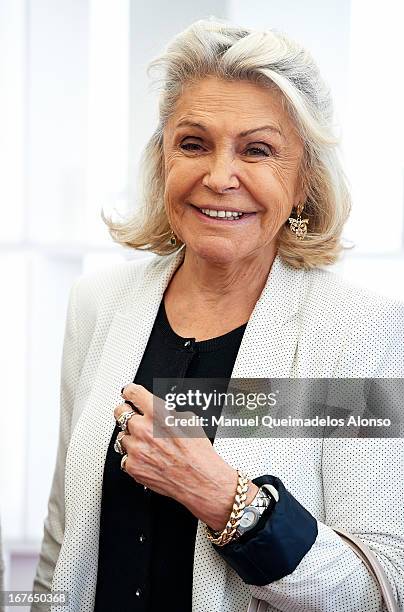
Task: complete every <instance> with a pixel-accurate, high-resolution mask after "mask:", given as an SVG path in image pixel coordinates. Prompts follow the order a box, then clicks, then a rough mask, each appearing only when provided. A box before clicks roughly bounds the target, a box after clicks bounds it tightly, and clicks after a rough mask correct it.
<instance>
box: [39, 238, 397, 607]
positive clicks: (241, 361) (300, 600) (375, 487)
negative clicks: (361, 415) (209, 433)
mask: <svg viewBox="0 0 404 612" xmlns="http://www.w3.org/2000/svg"><path fill="white" fill-rule="evenodd" d="M183 255H184V248H182V249H181V250H180V251H178V252H176V253H174V254H173V255H169V256H164V257H163V256H157V255H156V256H155V257H153V258H151V259H150V260H142V261H138V260H133V261H127V262H122V263H119V264H114V265H113V266H109V267H108V268H106V269H103V270H102V271H97V272H95V273H91V274H86V275H83V276H81V277H80V278H79V279H78V280H77V281H76V282H75V283H74V285H73V287H72V289H71V294H70V299H69V306H68V314H67V321H66V329H65V341H64V349H63V360H62V371H61V415H60V438H59V446H58V455H57V463H56V468H55V474H54V479H53V483H52V489H51V494H50V499H49V507H48V516H47V518H46V521H45V529H44V539H43V543H42V549H41V555H40V560H39V564H38V567H37V573H36V577H35V583H34V588H35V590H38V591H44V590H45V591H49V589H50V588H52V589H53V590H66V591H68V592H69V596H70V603H69V605H68V607H66V608H61V607H58V606H57V605H55V606H52V611H53V612H54V611H58V612H59V611H60V612H64V611H66V610H68V611H69V612H93V606H94V597H95V588H96V580H97V562H98V539H99V520H100V508H101V490H102V479H103V469H104V463H105V457H106V452H107V447H108V444H109V441H110V438H111V435H112V432H113V430H114V426H115V421H114V417H113V410H114V407H115V406H116V405H117V404H119V403H121V402H122V398H121V395H120V391H121V388H122V387H123V386H124V385H125V384H128V383H129V382H131V381H132V380H133V378H134V376H135V374H136V371H137V368H138V366H139V363H140V361H141V358H142V356H143V352H144V350H145V348H146V344H147V341H148V339H149V335H150V332H151V329H152V327H153V323H154V320H155V317H156V314H157V311H158V307H159V304H160V302H161V299H162V297H163V293H164V291H165V289H166V287H167V286H168V283H169V281H170V279H171V277H172V275H173V273H174V272H175V270H176V269H177V267H178V266H179V264H180V263H181V261H182V259H183ZM403 375H404V305H403V304H401V303H400V302H397V301H394V300H391V299H388V298H384V297H381V296H378V295H377V294H375V293H372V292H370V291H367V290H364V289H358V288H356V287H353V286H351V285H350V284H348V283H347V282H346V281H344V280H343V279H341V278H340V277H339V276H338V275H337V274H335V273H333V272H330V271H327V270H323V269H315V270H310V271H304V270H295V269H293V268H291V267H289V266H287V265H286V264H285V263H284V262H283V261H282V260H281V258H280V257H279V255H278V256H277V257H276V258H275V260H274V262H273V265H272V268H271V271H270V274H269V275H268V279H267V282H266V285H265V287H264V289H263V291H262V293H261V296H260V298H259V299H258V301H257V303H256V305H255V308H254V311H253V312H252V315H251V317H250V320H249V322H248V325H247V327H246V330H245V333H244V336H243V340H242V343H241V346H240V349H239V352H238V355H237V359H236V362H235V364H234V369H233V372H232V378H238V377H249V378H254V377H259V378H264V377H274V378H283V377H285V378H287V377H303V378H310V377H325V378H332V377H336V378H340V377H343V378H344V377H348V378H352V377H369V378H370V377H403ZM55 418H56V415H55ZM214 448H215V449H216V451H217V452H218V453H219V454H220V455H221V456H222V457H223V458H224V459H225V460H226V461H227V462H228V463H230V464H231V465H233V466H234V467H238V468H241V469H243V470H245V471H246V472H247V473H248V474H249V476H250V477H251V478H255V477H257V476H259V475H263V474H273V475H275V476H278V477H279V478H280V479H281V480H282V481H283V483H284V484H285V486H286V488H288V489H289V491H290V492H291V493H292V494H293V495H294V496H295V497H296V498H297V499H298V501H300V503H301V504H302V505H303V506H305V507H306V509H307V510H309V511H310V512H311V513H312V514H313V515H314V517H315V518H316V519H317V521H318V537H317V539H316V542H315V544H314V545H313V546H312V548H311V549H310V551H309V552H308V553H307V554H306V556H305V557H304V558H303V560H302V561H301V562H300V564H299V565H298V567H297V568H296V570H295V571H294V572H293V573H292V574H290V575H289V576H286V577H284V578H282V579H281V580H278V581H276V582H274V583H271V584H268V585H266V586H264V587H255V586H249V585H246V584H244V583H243V581H242V580H241V578H240V577H239V576H238V574H237V573H236V572H235V571H234V570H232V568H230V566H229V565H228V564H227V563H226V562H225V561H224V560H223V559H222V558H221V556H220V555H219V554H218V552H217V551H216V550H215V549H214V548H213V546H212V545H211V544H210V543H209V542H208V540H207V538H206V535H205V532H204V529H203V524H202V523H201V522H199V524H198V531H197V537H196V545H195V556H194V570H193V612H245V611H246V608H247V605H248V601H249V598H250V595H251V594H253V595H254V596H256V597H258V598H261V599H264V600H266V601H267V602H268V611H275V610H278V611H279V610H281V611H287V610H290V611H293V612H303V611H307V610H311V611H321V612H336V611H337V610H338V612H348V611H349V612H352V611H354V610H355V611H356V612H376V611H379V610H381V603H380V597H379V593H378V589H377V586H376V585H375V583H374V582H373V578H371V577H370V575H369V574H368V573H367V570H366V569H365V567H364V566H363V565H362V563H361V561H360V560H359V559H358V558H357V557H356V556H355V554H354V553H353V552H352V551H351V549H350V548H349V547H348V546H347V545H346V544H345V543H344V542H343V541H342V540H341V539H340V538H339V536H338V535H336V533H335V532H334V531H333V530H332V528H331V527H332V526H336V527H342V528H345V529H347V530H349V531H350V532H351V533H355V534H357V535H358V536H359V537H361V538H362V539H363V540H364V541H365V542H366V543H367V544H368V545H369V546H370V547H371V548H372V549H373V550H374V551H375V552H376V553H377V555H378V557H379V559H380V561H381V562H382V564H383V566H384V568H385V570H386V572H387V574H388V576H389V578H390V580H391V583H392V586H393V589H394V591H395V593H396V596H397V598H398V599H399V602H400V603H401V606H403V607H404V520H403V510H402V509H403V507H404V495H403V487H402V483H403V482H404V468H403V460H402V459H403V457H402V448H403V447H402V443H401V441H400V440H398V439H393V438H390V439H384V440H383V439H376V438H373V439H363V438H360V439H328V440H321V438H311V439H297V438H295V439H285V438H272V439H271V437H270V436H268V437H267V438H252V439H241V438H226V437H221V436H220V427H219V429H218V432H217V434H216V438H215V442H214ZM122 533H124V525H117V537H123V536H122ZM268 554H269V555H270V554H272V551H270V550H268ZM116 588H119V585H116ZM178 588H181V582H180V576H179V585H178ZM34 609H35V608H32V610H34ZM162 612H163V611H162ZM179 612H181V611H179Z"/></svg>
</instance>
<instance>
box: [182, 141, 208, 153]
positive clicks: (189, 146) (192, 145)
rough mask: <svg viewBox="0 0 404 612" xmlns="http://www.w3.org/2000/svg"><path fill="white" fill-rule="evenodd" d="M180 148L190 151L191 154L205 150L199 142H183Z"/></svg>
mask: <svg viewBox="0 0 404 612" xmlns="http://www.w3.org/2000/svg"><path fill="white" fill-rule="evenodd" d="M180 148H181V149H182V150H183V151H189V152H190V153H198V152H199V151H203V150H204V149H203V147H202V145H201V144H200V143H199V142H191V141H187V142H184V141H183V142H181V144H180Z"/></svg>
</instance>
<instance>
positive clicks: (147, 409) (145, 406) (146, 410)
mask: <svg viewBox="0 0 404 612" xmlns="http://www.w3.org/2000/svg"><path fill="white" fill-rule="evenodd" d="M122 397H124V398H125V400H129V401H131V402H132V403H133V404H135V406H136V407H137V408H139V410H141V411H142V413H143V414H144V415H146V414H147V415H152V413H153V397H154V396H153V393H150V391H148V390H147V389H146V388H145V387H143V386H142V385H136V384H135V383H129V384H128V385H126V386H125V387H122Z"/></svg>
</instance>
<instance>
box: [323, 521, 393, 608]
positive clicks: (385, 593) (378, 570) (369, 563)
mask: <svg viewBox="0 0 404 612" xmlns="http://www.w3.org/2000/svg"><path fill="white" fill-rule="evenodd" d="M333 529H334V531H335V532H336V533H338V535H339V536H340V537H341V538H342V539H343V540H344V541H345V542H346V543H347V544H349V546H350V547H351V548H352V550H353V551H354V553H355V554H356V555H357V556H358V557H359V558H360V559H361V560H362V561H363V563H364V564H365V565H366V567H367V568H368V570H369V572H370V573H371V574H372V576H373V577H374V578H375V580H376V582H377V583H378V585H379V589H380V591H381V594H382V597H383V600H384V605H385V606H386V610H387V611H388V612H400V611H399V609H398V604H397V601H396V599H395V597H394V595H393V589H392V588H391V584H390V582H389V581H388V578H387V576H386V572H385V571H384V569H383V566H382V564H381V563H380V561H379V559H378V558H377V557H376V555H375V553H374V552H373V551H371V550H370V548H369V546H367V545H366V544H365V543H364V542H362V540H360V539H359V538H357V537H356V536H354V535H352V534H351V533H349V532H348V531H345V529H336V528H335V527H333Z"/></svg>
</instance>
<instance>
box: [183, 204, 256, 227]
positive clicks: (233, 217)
mask: <svg viewBox="0 0 404 612" xmlns="http://www.w3.org/2000/svg"><path fill="white" fill-rule="evenodd" d="M191 206H192V208H194V209H195V211H197V212H198V213H199V215H200V216H202V217H206V219H208V220H212V221H219V222H223V221H224V222H226V221H229V222H231V223H235V222H239V221H241V220H245V219H247V218H249V217H252V216H253V215H255V214H256V213H255V212H250V213H247V212H240V211H231V210H221V209H210V208H199V207H198V206H195V205H194V204H191Z"/></svg>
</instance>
